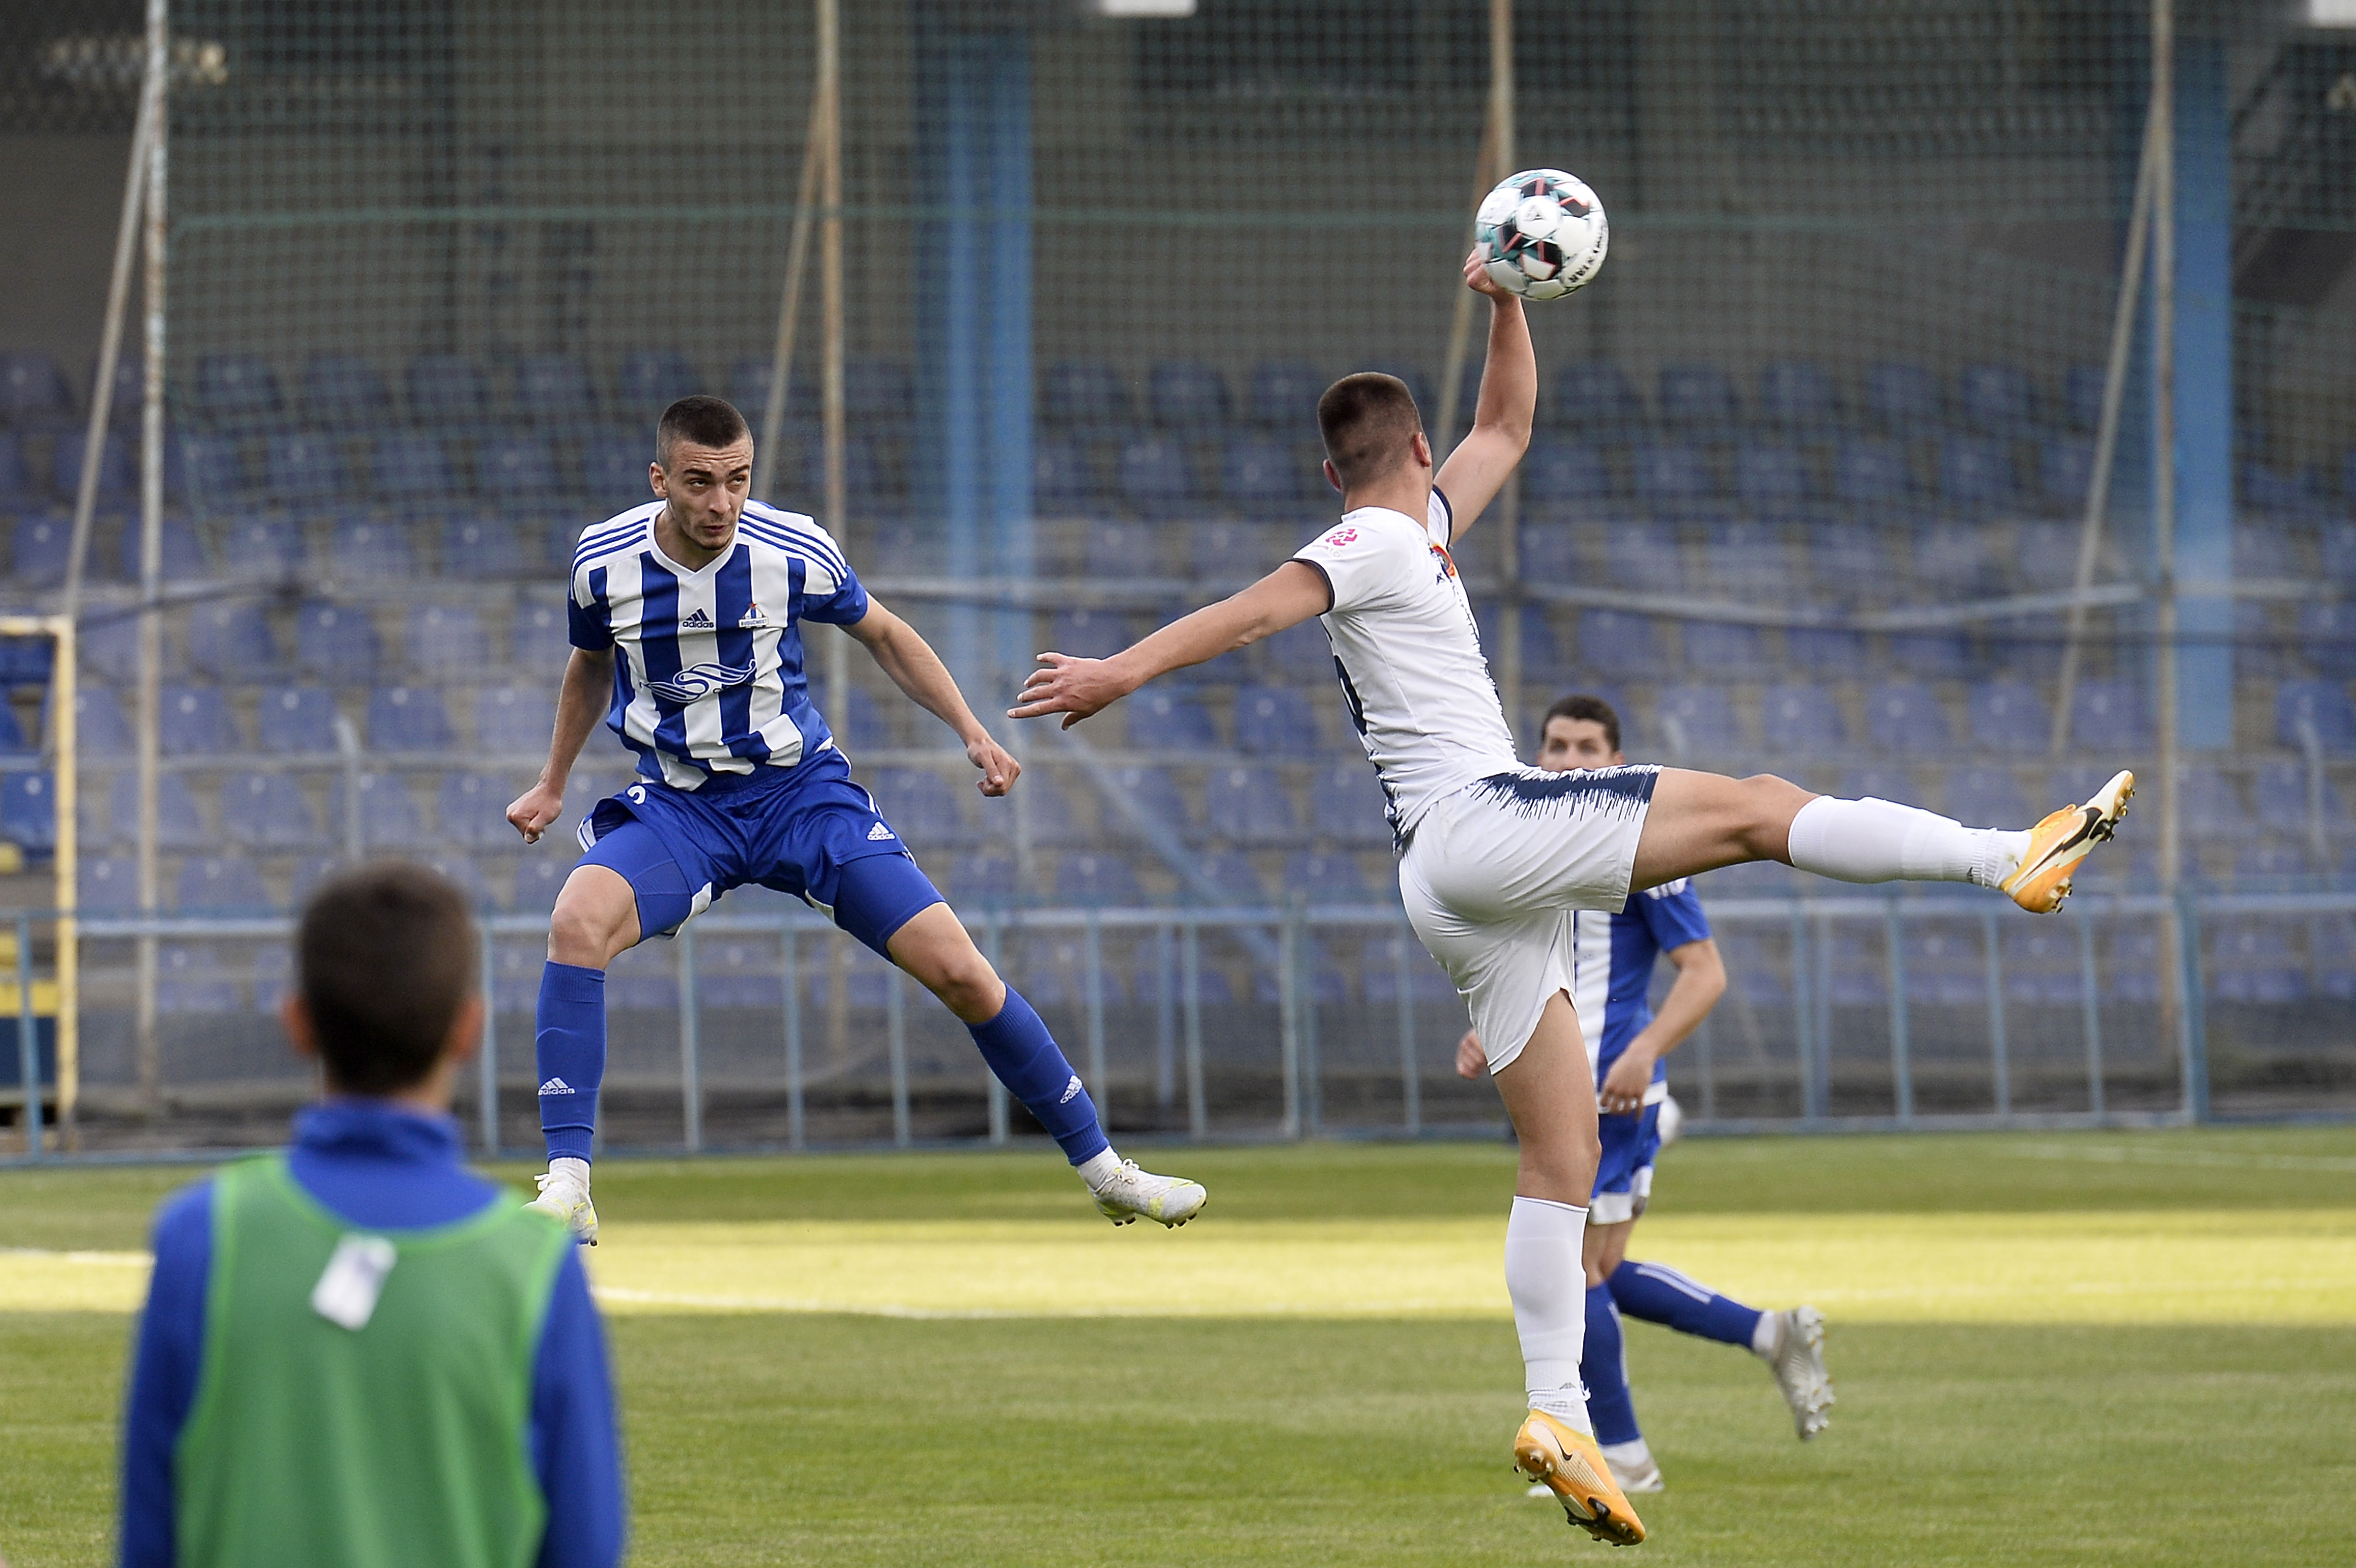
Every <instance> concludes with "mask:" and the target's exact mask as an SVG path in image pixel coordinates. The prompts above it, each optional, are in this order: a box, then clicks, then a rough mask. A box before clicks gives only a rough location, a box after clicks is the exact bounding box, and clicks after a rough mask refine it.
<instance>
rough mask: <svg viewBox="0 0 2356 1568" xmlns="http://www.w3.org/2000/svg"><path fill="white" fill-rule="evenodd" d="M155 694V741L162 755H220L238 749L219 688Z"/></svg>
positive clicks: (171, 689)
mask: <svg viewBox="0 0 2356 1568" xmlns="http://www.w3.org/2000/svg"><path fill="white" fill-rule="evenodd" d="M157 695H158V697H159V699H161V703H162V707H161V709H160V710H159V712H158V714H157V722H156V727H155V741H156V744H157V745H158V746H159V747H160V748H161V749H162V750H163V752H164V754H165V755H166V756H168V757H186V756H199V755H201V756H223V755H226V754H228V753H229V752H234V751H238V750H240V749H241V747H240V744H239V741H238V735H237V725H236V722H235V721H234V720H232V719H231V718H230V711H229V702H228V700H227V699H225V698H224V697H223V696H222V695H221V688H220V687H218V686H167V687H166V688H164V689H163V690H162V691H161V692H159V693H158V694H157Z"/></svg>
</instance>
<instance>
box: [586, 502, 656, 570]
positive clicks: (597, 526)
mask: <svg viewBox="0 0 2356 1568" xmlns="http://www.w3.org/2000/svg"><path fill="white" fill-rule="evenodd" d="M662 507H663V504H662V502H660V501H659V500H656V501H649V502H648V503H647V504H646V505H644V506H641V507H631V508H630V509H629V510H628V511H626V512H617V513H616V514H615V515H614V516H612V517H608V518H606V519H605V521H604V522H602V523H594V524H592V525H591V526H589V527H588V528H584V529H582V530H581V541H580V542H579V543H578V544H576V545H574V546H573V571H580V570H581V569H582V568H583V567H584V566H592V565H594V564H595V563H597V562H598V561H600V560H609V559H611V558H612V557H614V556H617V555H627V554H630V553H632V552H634V551H637V550H640V549H645V548H646V547H647V546H648V544H649V543H651V542H652V541H653V539H654V537H655V517H656V514H658V513H659V512H660V511H661V510H662Z"/></svg>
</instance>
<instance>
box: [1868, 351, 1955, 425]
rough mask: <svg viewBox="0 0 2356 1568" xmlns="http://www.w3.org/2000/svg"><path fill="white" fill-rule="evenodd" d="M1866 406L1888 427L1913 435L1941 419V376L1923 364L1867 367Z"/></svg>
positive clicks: (1882, 363)
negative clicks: (1937, 375) (1938, 376)
mask: <svg viewBox="0 0 2356 1568" xmlns="http://www.w3.org/2000/svg"><path fill="white" fill-rule="evenodd" d="M1865 406H1866V408H1867V409H1868V410H1869V411H1871V413H1872V415H1873V417H1874V418H1875V419H1877V420H1879V421H1881V423H1882V425H1883V426H1884V427H1885V428H1887V429H1889V430H1890V431H1892V432H1898V433H1900V434H1912V433H1913V432H1917V431H1920V430H1922V428H1924V427H1925V426H1928V425H1931V424H1933V423H1935V422H1937V421H1938V418H1939V414H1940V400H1939V382H1938V379H1937V378H1936V377H1934V376H1933V375H1932V374H1931V372H1930V371H1928V370H1926V369H1924V368H1922V366H1920V365H1901V364H1898V363H1895V362H1893V361H1890V360H1887V359H1884V360H1880V361H1878V362H1876V363H1874V364H1872V365H1869V366H1868V367H1866V371H1865Z"/></svg>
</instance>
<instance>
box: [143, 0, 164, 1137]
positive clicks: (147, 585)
mask: <svg viewBox="0 0 2356 1568" xmlns="http://www.w3.org/2000/svg"><path fill="white" fill-rule="evenodd" d="M170 27H171V12H170V5H169V0H147V74H148V80H149V81H150V82H151V83H152V86H151V88H150V91H152V92H153V94H154V96H155V120H154V122H153V123H152V124H151V125H150V127H149V134H148V138H147V276H146V296H147V297H146V307H147V332H146V339H147V341H146V358H147V362H146V365H145V372H146V376H145V387H144V389H143V392H142V397H143V399H144V401H143V403H142V405H141V408H140V422H139V704H138V722H139V733H138V766H139V830H138V832H139V837H138V855H139V913H140V915H141V917H142V918H143V919H145V920H153V919H154V918H155V909H156V904H157V898H156V891H157V890H156V886H155V880H156V879H155V848H156V845H155V806H156V795H157V755H156V729H157V726H158V724H159V723H160V722H161V721H162V716H163V693H162V688H163V678H164V623H163V617H162V612H163V591H164V327H165V287H166V277H167V274H166V269H165V263H166V252H165V248H164V247H165V240H166V217H167V215H168V211H169V207H168V201H169V192H170V180H169V175H170V168H171V147H172V121H171V115H172V102H171V80H170V77H169V75H168V73H169V71H170V69H171V58H170V52H171V46H170ZM137 952H138V960H137V962H138V1000H137V1007H136V1013H135V1024H136V1027H135V1034H134V1055H135V1057H136V1060H137V1065H138V1075H139V1093H140V1097H141V1098H142V1099H143V1100H145V1101H146V1102H148V1103H149V1104H153V1103H154V1102H155V1096H156V1094H157V1093H158V1090H159V1087H160V1080H161V1060H160V1058H159V1056H158V1054H157V1047H156V1038H155V933H153V932H152V931H150V932H145V933H142V934H141V935H140V938H139V942H138V948H137Z"/></svg>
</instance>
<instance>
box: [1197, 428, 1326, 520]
mask: <svg viewBox="0 0 2356 1568" xmlns="http://www.w3.org/2000/svg"><path fill="white" fill-rule="evenodd" d="M1309 475H1310V470H1309V469H1308V468H1307V467H1306V466H1305V465H1304V464H1302V463H1301V461H1300V460H1299V459H1298V458H1297V457H1295V456H1294V454H1293V451H1292V449H1291V448H1290V446H1288V445H1286V444H1285V443H1282V442H1280V441H1276V440H1273V439H1271V438H1269V437H1268V436H1264V435H1240V436H1234V437H1231V438H1229V440H1228V442H1227V443H1226V447H1225V449H1224V450H1223V451H1222V452H1221V453H1220V456H1219V488H1220V492H1221V493H1222V494H1223V495H1225V496H1226V498H1227V502H1228V504H1229V505H1230V506H1232V507H1236V508H1237V510H1239V511H1245V512H1254V511H1257V512H1274V513H1286V512H1290V511H1292V510H1294V509H1296V508H1297V507H1301V505H1302V504H1303V503H1304V501H1305V500H1306V499H1307V493H1308V482H1309ZM1321 482H1322V481H1321Z"/></svg>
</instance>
